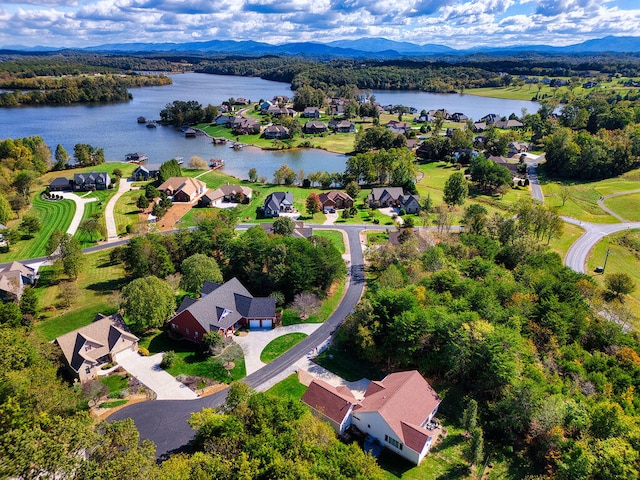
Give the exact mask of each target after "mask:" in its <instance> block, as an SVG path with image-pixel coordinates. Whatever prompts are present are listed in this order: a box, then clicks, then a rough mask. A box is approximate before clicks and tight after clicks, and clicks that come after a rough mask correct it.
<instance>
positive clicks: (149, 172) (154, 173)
mask: <svg viewBox="0 0 640 480" xmlns="http://www.w3.org/2000/svg"><path fill="white" fill-rule="evenodd" d="M159 174H160V165H152V164H147V165H138V166H137V167H136V169H135V170H134V171H133V174H132V175H131V176H132V177H133V179H134V180H135V181H137V182H139V181H142V180H145V181H146V180H150V179H153V178H158V175H159Z"/></svg>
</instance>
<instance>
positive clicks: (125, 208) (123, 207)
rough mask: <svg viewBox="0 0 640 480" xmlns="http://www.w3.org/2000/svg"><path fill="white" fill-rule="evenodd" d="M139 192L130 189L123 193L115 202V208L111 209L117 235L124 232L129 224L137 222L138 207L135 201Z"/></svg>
mask: <svg viewBox="0 0 640 480" xmlns="http://www.w3.org/2000/svg"><path fill="white" fill-rule="evenodd" d="M140 193H141V191H140V190H130V191H128V192H126V193H124V194H123V195H122V196H121V197H120V198H119V199H118V201H117V202H116V205H115V208H114V209H113V218H114V219H115V221H116V230H117V232H118V235H123V234H125V233H126V232H127V227H128V226H129V225H135V224H136V223H138V207H136V201H137V200H138V197H139V196H140Z"/></svg>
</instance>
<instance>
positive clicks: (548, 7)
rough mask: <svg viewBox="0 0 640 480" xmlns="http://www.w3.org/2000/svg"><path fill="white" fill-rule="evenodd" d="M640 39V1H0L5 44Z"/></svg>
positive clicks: (458, 44) (462, 44) (459, 44)
mask: <svg viewBox="0 0 640 480" xmlns="http://www.w3.org/2000/svg"><path fill="white" fill-rule="evenodd" d="M607 35H616V36H640V0H0V47H9V46H17V45H22V46H28V47H33V46H48V47H87V46H96V45H104V44H112V43H132V42H149V43H163V42H175V43H184V42H192V41H206V40H255V41H260V42H267V43H271V44H281V43H288V42H299V41H301V42H304V41H313V42H320V43H328V42H331V41H334V40H342V39H358V38H362V37H384V38H388V39H390V40H396V41H404V42H411V43H416V44H420V45H422V44H426V43H435V44H441V45H447V46H449V47H452V48H456V49H463V48H469V47H474V46H485V45H488V46H506V45H521V44H545V45H554V46H562V45H570V44H575V43H581V42H583V41H585V40H589V39H592V38H602V37H604V36H607Z"/></svg>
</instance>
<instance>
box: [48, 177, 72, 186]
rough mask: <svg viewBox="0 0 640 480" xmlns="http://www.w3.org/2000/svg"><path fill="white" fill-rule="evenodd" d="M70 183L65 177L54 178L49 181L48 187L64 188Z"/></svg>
mask: <svg viewBox="0 0 640 480" xmlns="http://www.w3.org/2000/svg"><path fill="white" fill-rule="evenodd" d="M70 183H71V180H70V179H68V178H67V177H56V178H54V179H53V180H51V183H50V184H49V186H50V187H66V186H68V185H69V184H70Z"/></svg>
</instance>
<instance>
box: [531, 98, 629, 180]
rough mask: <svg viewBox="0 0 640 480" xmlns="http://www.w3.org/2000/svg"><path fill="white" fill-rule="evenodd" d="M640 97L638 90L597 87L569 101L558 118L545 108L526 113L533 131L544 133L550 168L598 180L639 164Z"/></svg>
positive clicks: (564, 174)
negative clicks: (614, 90) (599, 89)
mask: <svg viewBox="0 0 640 480" xmlns="http://www.w3.org/2000/svg"><path fill="white" fill-rule="evenodd" d="M638 100H639V98H638V95H637V94H634V93H628V94H626V95H622V94H615V93H609V94H606V93H603V92H594V93H592V94H589V95H588V96H587V97H585V98H576V99H574V100H572V101H571V102H569V103H568V104H567V105H565V106H564V107H563V108H562V112H561V114H560V116H559V117H558V118H557V120H556V119H555V118H553V117H551V116H547V115H546V114H545V113H543V114H541V113H540V112H538V113H537V114H536V115H533V116H530V117H529V118H527V122H528V123H529V124H530V125H531V128H532V130H533V132H534V135H535V136H537V137H538V138H544V146H545V150H546V159H547V161H546V164H545V169H546V171H547V172H548V173H549V174H551V175H553V176H556V177H561V178H579V179H585V180H594V179H600V178H607V177H612V176H616V175H620V174H622V173H624V172H627V171H629V170H631V169H633V168H636V166H637V165H638V160H639V159H640V133H639V130H638V126H639V125H640V102H638ZM547 110H548V109H547ZM543 112H544V111H543ZM558 124H559V125H558Z"/></svg>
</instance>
